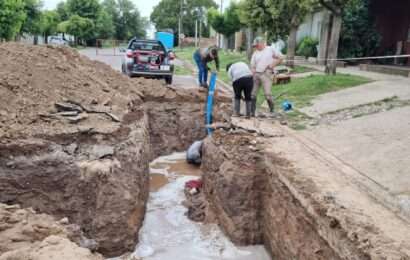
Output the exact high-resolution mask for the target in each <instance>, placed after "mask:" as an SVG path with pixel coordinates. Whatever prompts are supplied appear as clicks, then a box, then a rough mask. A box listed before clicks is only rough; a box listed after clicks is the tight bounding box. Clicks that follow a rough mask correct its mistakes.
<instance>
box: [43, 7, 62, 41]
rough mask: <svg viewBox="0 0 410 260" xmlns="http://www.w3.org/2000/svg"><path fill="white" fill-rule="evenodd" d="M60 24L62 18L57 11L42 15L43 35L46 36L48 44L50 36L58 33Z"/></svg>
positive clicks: (45, 12)
mask: <svg viewBox="0 0 410 260" xmlns="http://www.w3.org/2000/svg"><path fill="white" fill-rule="evenodd" d="M59 23H60V17H59V15H58V13H57V11H44V12H43V13H42V14H41V26H40V28H41V33H42V34H43V35H44V39H45V42H46V44H47V43H48V36H50V35H53V34H54V33H56V32H57V26H58V24H59Z"/></svg>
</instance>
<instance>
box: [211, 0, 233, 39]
mask: <svg viewBox="0 0 410 260" xmlns="http://www.w3.org/2000/svg"><path fill="white" fill-rule="evenodd" d="M208 21H209V23H210V24H211V26H212V28H214V29H215V31H217V32H218V33H221V34H223V35H225V36H231V35H232V34H234V33H235V32H237V31H239V30H240V29H241V22H240V19H239V8H238V5H237V4H235V3H234V2H232V3H231V5H230V6H229V7H228V8H227V9H226V10H225V12H224V13H223V14H220V13H219V11H218V10H216V9H215V8H211V9H209V11H208Z"/></svg>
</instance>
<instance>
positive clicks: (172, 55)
mask: <svg viewBox="0 0 410 260" xmlns="http://www.w3.org/2000/svg"><path fill="white" fill-rule="evenodd" d="M168 57H169V59H170V60H174V59H175V53H173V52H170V53H169V55H168Z"/></svg>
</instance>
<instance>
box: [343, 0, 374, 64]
mask: <svg viewBox="0 0 410 260" xmlns="http://www.w3.org/2000/svg"><path fill="white" fill-rule="evenodd" d="M369 5H370V1H369V0H353V1H351V2H350V3H348V4H347V5H346V7H345V10H344V14H343V25H342V31H341V34H340V42H339V56H340V57H343V58H348V57H364V56H373V55H375V54H376V51H377V49H378V46H379V45H380V40H381V36H380V34H379V33H378V32H377V30H376V27H375V22H374V17H372V16H371V15H370V12H369Z"/></svg>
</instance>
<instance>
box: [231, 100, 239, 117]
mask: <svg viewBox="0 0 410 260" xmlns="http://www.w3.org/2000/svg"><path fill="white" fill-rule="evenodd" d="M233 116H241V100H240V99H235V101H234V107H233Z"/></svg>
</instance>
